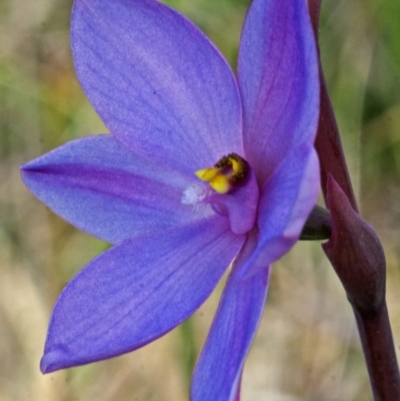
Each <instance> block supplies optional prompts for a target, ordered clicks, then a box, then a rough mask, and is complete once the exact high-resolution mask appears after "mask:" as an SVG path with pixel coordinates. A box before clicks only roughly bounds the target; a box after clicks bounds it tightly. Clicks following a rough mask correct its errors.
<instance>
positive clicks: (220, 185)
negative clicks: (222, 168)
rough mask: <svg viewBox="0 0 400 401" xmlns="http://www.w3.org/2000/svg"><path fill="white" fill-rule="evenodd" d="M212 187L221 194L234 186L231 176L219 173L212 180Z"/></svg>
mask: <svg viewBox="0 0 400 401" xmlns="http://www.w3.org/2000/svg"><path fill="white" fill-rule="evenodd" d="M210 187H211V188H212V189H213V190H214V191H216V192H218V193H219V194H226V193H227V192H229V190H230V189H231V188H232V185H231V183H230V181H229V177H227V176H226V175H222V174H219V175H217V176H216V177H215V178H213V179H212V180H211V181H210Z"/></svg>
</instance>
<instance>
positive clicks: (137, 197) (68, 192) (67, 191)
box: [22, 135, 212, 243]
mask: <svg viewBox="0 0 400 401" xmlns="http://www.w3.org/2000/svg"><path fill="white" fill-rule="evenodd" d="M22 176H23V179H24V182H25V184H26V185H27V187H28V188H29V189H30V190H31V191H32V192H33V193H34V194H35V195H36V196H37V197H38V198H39V199H40V200H41V201H42V202H44V203H45V204H46V205H48V206H49V207H50V208H51V209H52V210H53V211H54V212H55V213H57V214H58V215H60V216H61V217H63V218H64V219H66V220H67V221H69V222H70V223H71V224H73V225H74V226H76V227H78V228H79V229H81V230H83V231H86V232H89V233H90V234H93V235H95V236H97V237H99V238H102V239H104V240H106V241H109V242H112V243H118V242H121V241H123V240H125V239H127V238H130V237H134V236H137V235H141V234H144V233H145V232H150V231H157V230H162V229H166V228H168V227H173V226H178V225H182V224H185V223H187V222H189V221H193V220H195V219H199V218H203V217H204V216H206V215H207V208H206V207H204V208H202V211H201V213H195V211H194V210H193V207H191V206H185V205H183V204H182V202H181V198H182V194H183V192H184V190H185V188H187V187H188V186H189V185H190V182H191V181H190V180H189V179H188V178H185V177H183V176H182V175H181V174H179V173H177V172H176V171H168V170H167V169H166V168H165V166H162V165H154V164H150V163H149V162H148V161H147V160H144V159H142V158H140V157H138V156H136V155H134V154H133V153H132V152H130V150H129V149H128V148H126V147H125V146H123V145H122V144H120V143H119V142H118V141H117V140H116V139H115V138H114V137H112V136H111V135H99V136H92V137H87V138H83V139H79V140H76V141H72V142H69V143H67V144H66V145H64V146H61V147H60V148H58V149H55V150H53V151H52V152H49V153H47V154H45V155H44V156H42V157H40V158H38V159H36V160H33V161H31V162H30V163H28V164H26V165H25V166H23V167H22ZM195 180H196V178H195V177H194V176H193V179H192V181H195ZM210 213H212V211H211V207H209V211H208V214H210Z"/></svg>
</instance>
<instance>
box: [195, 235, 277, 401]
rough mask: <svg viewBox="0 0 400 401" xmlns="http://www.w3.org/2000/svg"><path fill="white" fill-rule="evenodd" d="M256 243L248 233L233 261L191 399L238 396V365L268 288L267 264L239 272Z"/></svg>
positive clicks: (216, 400) (229, 400) (224, 399)
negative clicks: (254, 270)
mask: <svg viewBox="0 0 400 401" xmlns="http://www.w3.org/2000/svg"><path fill="white" fill-rule="evenodd" d="M256 245H257V239H256V235H255V234H254V233H253V234H250V235H249V238H248V240H247V241H246V244H245V246H244V248H243V250H242V251H241V252H240V254H239V256H238V258H237V259H236V261H235V263H234V266H233V269H232V272H231V274H230V276H229V278H228V281H227V283H226V287H225V290H224V293H223V295H222V298H221V301H220V304H219V306H218V310H217V313H216V316H215V318H214V321H213V324H212V326H211V330H210V333H209V335H208V337H207V341H206V343H205V345H204V348H203V351H202V353H201V355H200V358H199V361H198V362H197V365H196V368H195V371H194V374H193V380H192V387H191V401H203V400H207V401H234V400H235V399H238V398H237V397H238V396H239V394H238V390H239V385H240V377H241V372H242V368H243V365H244V361H245V358H246V356H247V353H248V351H249V348H250V345H251V343H252V340H253V338H254V335H255V332H256V330H257V327H258V324H259V321H260V318H261V316H262V312H263V310H264V303H265V299H266V294H267V287H268V278H269V268H268V267H266V268H265V269H263V270H262V271H260V272H258V273H257V274H255V275H253V276H252V277H250V278H244V277H243V275H242V273H241V270H242V269H243V268H244V267H245V266H246V264H247V261H248V258H249V256H250V255H251V254H252V252H253V250H254V249H255V247H256Z"/></svg>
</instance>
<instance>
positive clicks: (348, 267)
mask: <svg viewBox="0 0 400 401" xmlns="http://www.w3.org/2000/svg"><path fill="white" fill-rule="evenodd" d="M327 203H328V207H329V209H330V212H331V217H332V235H331V237H330V239H329V241H328V242H326V243H325V244H323V245H322V247H323V249H324V251H325V253H326V255H327V256H328V258H329V260H330V261H331V263H332V265H333V267H334V268H335V271H336V273H337V275H338V276H339V279H340V281H341V282H342V284H343V286H344V288H345V290H346V293H347V298H348V300H349V301H350V303H351V304H352V306H353V307H354V308H356V309H357V310H359V311H360V312H364V313H372V312H375V311H376V310H377V309H378V308H379V307H380V306H381V305H382V303H383V302H384V299H385V281H386V263H385V256H384V253H383V249H382V246H381V243H380V241H379V239H378V237H377V235H376V234H375V231H374V229H373V228H372V226H371V225H369V224H368V223H367V222H365V220H363V219H362V217H361V216H360V215H359V214H358V213H357V212H356V211H355V210H354V209H353V208H352V206H351V204H350V202H349V200H348V198H347V196H346V195H345V193H344V192H343V190H342V189H341V188H340V186H339V185H338V184H337V182H336V181H335V180H334V178H333V177H332V176H329V177H328V184H327Z"/></svg>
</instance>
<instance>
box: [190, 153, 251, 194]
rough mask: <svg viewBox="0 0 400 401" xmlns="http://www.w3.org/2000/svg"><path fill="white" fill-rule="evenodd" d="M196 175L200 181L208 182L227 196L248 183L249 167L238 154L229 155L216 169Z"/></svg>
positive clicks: (202, 171)
mask: <svg viewBox="0 0 400 401" xmlns="http://www.w3.org/2000/svg"><path fill="white" fill-rule="evenodd" d="M195 174H196V176H197V177H198V178H200V180H202V181H206V182H208V183H209V184H210V187H211V188H212V189H214V190H215V191H216V192H218V193H219V194H226V193H228V192H230V191H231V190H232V189H233V188H235V187H238V186H240V185H243V184H244V183H245V182H246V179H247V177H248V174H249V165H248V164H247V162H246V160H244V159H243V158H242V157H240V156H239V155H237V154H236V153H229V155H227V156H224V157H222V158H221V159H220V160H219V161H218V162H217V163H215V165H214V167H209V168H205V169H202V170H197V171H196V172H195Z"/></svg>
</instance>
